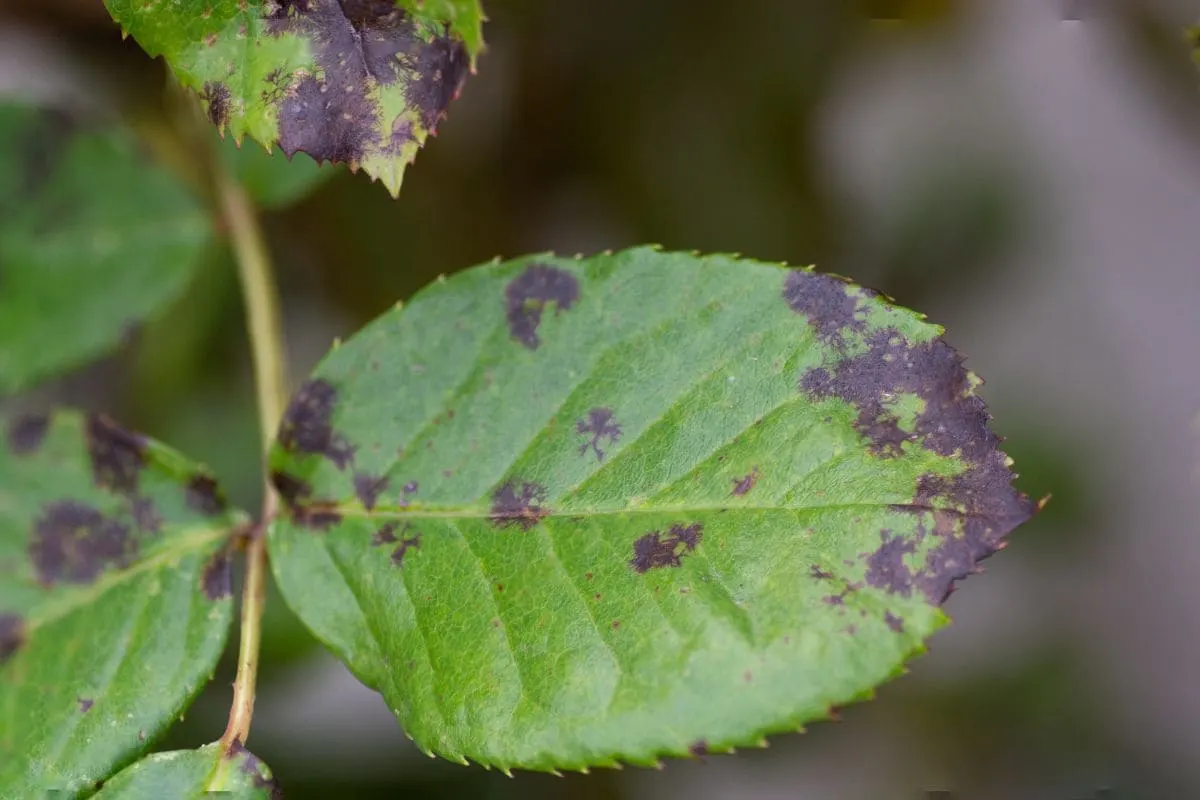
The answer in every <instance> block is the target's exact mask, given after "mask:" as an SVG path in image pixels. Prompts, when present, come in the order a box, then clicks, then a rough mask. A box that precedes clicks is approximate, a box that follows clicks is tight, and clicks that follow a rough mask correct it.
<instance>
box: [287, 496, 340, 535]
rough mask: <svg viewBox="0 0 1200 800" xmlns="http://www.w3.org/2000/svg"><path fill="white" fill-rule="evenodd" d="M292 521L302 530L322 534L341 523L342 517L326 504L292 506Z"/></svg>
mask: <svg viewBox="0 0 1200 800" xmlns="http://www.w3.org/2000/svg"><path fill="white" fill-rule="evenodd" d="M292 521H293V522H295V523H296V524H297V525H299V526H300V527H302V528H308V529H309V530H313V531H318V532H320V533H324V532H325V531H328V530H329V529H330V528H332V527H333V526H334V525H337V524H338V523H339V522H341V521H342V515H341V514H340V513H339V512H338V511H337V510H336V509H334V508H332V507H331V506H329V505H327V504H322V503H314V504H313V505H311V506H293V507H292Z"/></svg>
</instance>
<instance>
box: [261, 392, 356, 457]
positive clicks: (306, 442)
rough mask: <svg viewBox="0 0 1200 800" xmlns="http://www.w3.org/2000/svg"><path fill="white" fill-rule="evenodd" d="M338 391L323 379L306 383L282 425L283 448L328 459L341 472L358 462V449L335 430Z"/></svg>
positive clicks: (294, 398)
mask: <svg viewBox="0 0 1200 800" xmlns="http://www.w3.org/2000/svg"><path fill="white" fill-rule="evenodd" d="M336 403H337V390H336V389H334V388H333V384H331V383H329V382H328V381H325V380H321V379H319V378H318V379H312V380H307V381H305V382H304V383H303V384H302V385H301V386H300V389H299V390H298V391H297V392H296V395H295V396H294V397H293V398H292V402H291V404H290V405H288V409H287V411H286V412H285V413H284V415H283V421H282V422H280V424H279V435H278V437H277V438H278V440H279V444H280V446H282V447H283V449H284V450H287V451H288V452H289V453H298V454H302V455H320V456H325V457H326V458H328V459H329V460H330V461H332V462H333V463H334V466H336V467H337V468H338V469H345V468H346V467H347V466H349V464H350V462H351V461H353V460H354V451H355V448H354V446H353V445H351V444H350V442H348V441H347V440H346V438H345V437H344V436H342V435H341V434H340V433H337V432H335V431H334V430H333V407H334V405H336Z"/></svg>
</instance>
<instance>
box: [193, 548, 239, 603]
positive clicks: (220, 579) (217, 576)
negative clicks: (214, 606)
mask: <svg viewBox="0 0 1200 800" xmlns="http://www.w3.org/2000/svg"><path fill="white" fill-rule="evenodd" d="M200 588H201V589H202V590H203V591H204V596H205V597H207V598H208V599H209V600H212V601H214V602H215V601H217V600H224V599H225V598H226V597H229V596H230V595H232V594H233V559H232V557H231V553H230V548H229V546H225V547H222V548H221V549H220V550H218V551H217V552H215V553H213V555H212V557H211V558H209V559H208V563H207V564H205V565H204V571H203V572H202V573H201V575H200Z"/></svg>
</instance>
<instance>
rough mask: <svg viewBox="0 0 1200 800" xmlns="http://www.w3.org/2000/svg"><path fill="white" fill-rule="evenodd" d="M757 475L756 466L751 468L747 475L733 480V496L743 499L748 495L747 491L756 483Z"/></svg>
mask: <svg viewBox="0 0 1200 800" xmlns="http://www.w3.org/2000/svg"><path fill="white" fill-rule="evenodd" d="M758 474H759V473H758V467H757V466H756V467H754V468H752V469H751V470H750V472H749V473H748V474H746V475H744V476H742V477H741V478H734V479H733V493H734V495H736V496H737V497H743V496H745V495H746V494H747V493H749V491H750V490H751V489H753V488H754V485H755V484H756V483H758Z"/></svg>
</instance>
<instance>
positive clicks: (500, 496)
mask: <svg viewBox="0 0 1200 800" xmlns="http://www.w3.org/2000/svg"><path fill="white" fill-rule="evenodd" d="M545 501H546V487H545V486H542V485H541V484H540V483H533V482H532V481H520V480H514V481H508V482H507V483H505V484H504V485H503V486H501V487H500V488H499V489H497V490H496V491H495V492H493V493H492V511H491V516H490V517H489V518H490V519H491V521H492V524H493V525H496V526H498V527H510V526H512V525H519V526H521V527H522V528H524V529H525V530H529V529H530V528H532V527H533V526H534V525H537V524H538V523H539V522H540V521H541V520H542V518H543V517H545V516H546V515H547V514H549V513H550V510H549V509H548V508H546V507H545V506H544V505H542V504H543V503H544V502H545Z"/></svg>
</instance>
